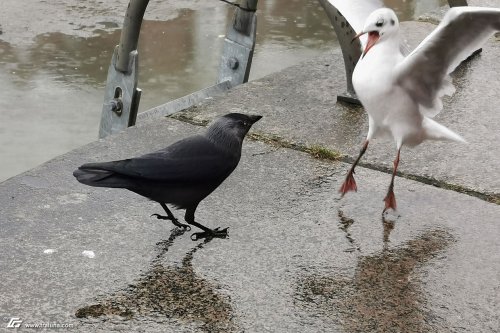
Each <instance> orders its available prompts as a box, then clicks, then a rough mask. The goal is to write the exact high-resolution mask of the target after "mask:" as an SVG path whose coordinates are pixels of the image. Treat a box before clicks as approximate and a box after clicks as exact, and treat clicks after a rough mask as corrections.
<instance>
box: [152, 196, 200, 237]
mask: <svg viewBox="0 0 500 333" xmlns="http://www.w3.org/2000/svg"><path fill="white" fill-rule="evenodd" d="M159 204H160V205H161V206H162V207H163V209H164V210H165V212H166V213H167V216H163V215H160V214H153V215H151V216H156V218H157V219H160V220H170V221H172V223H173V224H174V225H175V226H177V227H180V228H184V229H186V230H191V227H190V226H188V225H187V224H184V223H180V222H179V220H177V219H176V218H175V216H174V214H172V212H171V211H170V209H168V207H167V205H165V204H164V203H163V202H160V203H159Z"/></svg>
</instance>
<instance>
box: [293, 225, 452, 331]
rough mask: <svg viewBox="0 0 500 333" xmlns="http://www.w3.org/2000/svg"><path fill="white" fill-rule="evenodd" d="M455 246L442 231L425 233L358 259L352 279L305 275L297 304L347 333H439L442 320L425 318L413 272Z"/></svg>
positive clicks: (426, 313)
mask: <svg viewBox="0 0 500 333" xmlns="http://www.w3.org/2000/svg"><path fill="white" fill-rule="evenodd" d="M453 241H454V238H453V236H452V235H451V234H450V233H449V232H448V231H446V230H442V229H435V230H429V231H426V232H423V233H422V234H421V235H420V236H418V237H416V238H414V239H412V240H409V241H407V242H406V243H404V244H402V245H401V246H398V247H395V248H387V247H385V248H384V250H383V251H381V252H380V253H377V254H374V255H368V256H361V257H360V258H359V261H358V265H357V267H356V270H355V273H354V276H352V277H348V276H330V275H324V274H305V275H304V276H302V277H301V278H300V279H299V281H298V292H297V297H296V299H297V301H296V305H297V306H300V307H302V306H305V308H310V309H312V311H317V312H319V314H321V315H322V316H324V317H326V318H328V319H330V320H332V321H333V322H334V323H336V324H337V325H339V326H342V327H343V328H344V330H345V332H353V333H354V332H384V333H385V332H406V333H411V332H437V331H439V332H442V324H443V323H442V322H440V320H442V319H440V318H438V317H437V316H435V315H433V314H432V313H429V310H428V309H427V307H426V294H425V291H424V290H423V288H422V287H421V286H420V281H419V277H418V275H417V274H416V272H415V270H416V269H418V268H420V267H422V266H425V264H426V263H427V262H428V261H430V260H431V259H435V258H436V256H437V255H439V254H440V253H442V252H443V251H444V250H445V249H446V248H447V247H448V246H449V245H450V244H451V243H452V242H453Z"/></svg>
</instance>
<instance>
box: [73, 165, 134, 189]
mask: <svg viewBox="0 0 500 333" xmlns="http://www.w3.org/2000/svg"><path fill="white" fill-rule="evenodd" d="M73 176H75V178H76V180H78V181H79V182H80V183H82V184H85V185H89V186H96V187H115V188H123V187H126V185H127V181H126V179H124V177H123V176H121V175H117V174H116V173H115V172H113V171H109V170H102V169H100V168H99V166H98V163H89V164H84V165H82V166H81V167H79V168H78V169H77V170H75V171H74V172H73Z"/></svg>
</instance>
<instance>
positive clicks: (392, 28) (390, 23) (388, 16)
mask: <svg viewBox="0 0 500 333" xmlns="http://www.w3.org/2000/svg"><path fill="white" fill-rule="evenodd" d="M398 31H399V20H398V17H397V16H396V13H394V11H393V10H392V9H389V8H379V9H377V10H375V11H374V12H372V13H371V14H370V15H369V16H368V17H367V18H366V21H365V26H364V28H363V31H361V32H360V33H359V34H357V35H356V36H355V37H354V38H359V37H360V36H362V35H364V34H368V42H367V43H366V47H365V50H364V51H363V56H365V55H366V53H368V51H369V50H370V49H371V48H372V47H373V46H374V45H375V44H376V43H378V42H381V41H383V40H386V39H388V38H390V37H391V36H393V35H397V34H398Z"/></svg>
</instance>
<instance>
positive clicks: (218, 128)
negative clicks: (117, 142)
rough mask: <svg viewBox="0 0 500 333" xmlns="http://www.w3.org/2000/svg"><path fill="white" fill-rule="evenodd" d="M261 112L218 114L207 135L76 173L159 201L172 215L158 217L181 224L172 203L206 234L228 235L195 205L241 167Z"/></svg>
mask: <svg viewBox="0 0 500 333" xmlns="http://www.w3.org/2000/svg"><path fill="white" fill-rule="evenodd" d="M260 118H262V117H261V116H254V115H250V116H249V115H244V114H240V113H230V114H227V115H225V116H223V117H220V118H218V119H217V120H216V121H215V122H214V123H213V124H212V125H211V126H210V127H208V129H207V130H206V132H205V133H204V134H201V135H194V136H191V137H188V138H185V139H183V140H180V141H177V142H175V143H174V144H172V145H170V146H168V147H167V148H164V149H161V150H158V151H155V152H153V153H149V154H146V155H142V156H140V157H135V158H130V159H126V160H121V161H113V162H104V163H87V164H84V165H82V166H81V167H79V168H78V170H75V171H74V172H73V175H74V176H75V177H76V179H77V180H78V181H79V182H80V183H83V184H86V185H90V186H97V187H116V188H126V189H128V190H130V191H132V192H135V193H137V194H140V195H142V196H145V197H147V198H149V199H151V200H154V201H156V202H158V203H159V204H160V205H161V206H162V207H163V209H165V212H166V213H167V216H162V215H159V214H153V215H154V216H156V217H157V218H159V219H163V220H171V221H172V223H173V224H175V225H176V226H179V227H184V228H189V226H188V225H186V224H182V223H180V222H179V221H178V220H177V219H176V218H175V217H174V215H173V214H172V212H171V211H170V210H169V209H168V207H167V205H166V204H167V203H170V204H172V205H174V206H175V207H177V208H179V209H186V214H185V216H184V219H185V220H186V222H187V223H188V224H191V225H194V226H196V227H198V228H200V229H202V230H203V232H199V233H195V234H193V236H192V238H193V239H195V240H196V239H198V238H202V237H225V236H226V235H227V228H225V229H222V230H221V229H219V228H216V229H209V228H207V227H205V226H203V225H201V224H199V223H198V222H196V221H195V218H194V213H195V211H196V207H197V206H198V204H199V203H200V201H201V200H203V199H204V198H205V197H207V196H208V195H209V194H210V193H212V191H214V190H215V189H216V188H217V187H218V186H219V185H220V184H221V183H222V182H223V181H224V180H225V179H226V178H227V177H228V176H229V175H230V174H231V172H233V170H234V169H235V168H236V166H237V165H238V162H239V161H240V156H241V146H242V143H243V139H244V138H245V135H246V134H247V132H248V130H249V129H250V127H252V125H253V124H254V123H255V122H256V121H258V120H259V119H260Z"/></svg>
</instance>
